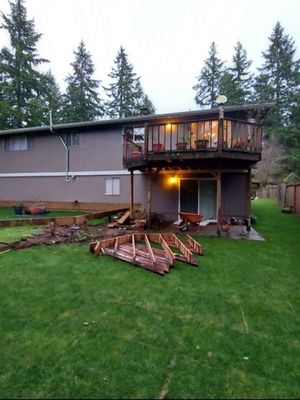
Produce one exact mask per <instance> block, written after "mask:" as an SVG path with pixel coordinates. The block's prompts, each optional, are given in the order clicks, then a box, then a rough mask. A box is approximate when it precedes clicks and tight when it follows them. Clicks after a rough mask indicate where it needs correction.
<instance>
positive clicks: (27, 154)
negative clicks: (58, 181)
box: [0, 128, 123, 173]
mask: <svg viewBox="0 0 300 400" xmlns="http://www.w3.org/2000/svg"><path fill="white" fill-rule="evenodd" d="M30 138H31V141H32V145H31V147H30V149H28V150H24V151H7V150H6V149H5V138H4V137H2V138H1V139H0V172H2V173H5V172H11V173H13V172H44V171H46V172H51V171H53V172H59V171H65V168H66V167H65V166H66V162H65V160H66V151H65V148H64V146H63V144H62V142H61V140H60V138H59V137H58V136H57V135H55V134H47V135H46V134H39V135H37V134H35V135H30ZM69 149H70V164H69V169H70V170H72V171H89V170H91V171H101V170H106V171H107V170H122V169H123V163H122V130H121V128H120V129H115V130H113V129H108V128H106V129H105V130H102V131H94V132H81V133H80V139H79V145H75V146H70V148H69Z"/></svg>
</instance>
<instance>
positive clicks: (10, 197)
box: [0, 127, 146, 209]
mask: <svg viewBox="0 0 300 400" xmlns="http://www.w3.org/2000/svg"><path fill="white" fill-rule="evenodd" d="M29 137H30V141H31V145H30V148H29V149H28V150H25V151H7V150H6V147H5V140H6V139H5V137H4V136H3V137H1V138H0V204H1V202H2V204H9V203H10V202H32V201H34V202H36V201H48V202H54V203H58V204H59V203H64V202H75V200H77V202H81V203H97V209H105V208H107V205H108V204H118V205H119V204H124V205H128V206H129V202H130V173H129V172H128V171H127V170H125V169H124V167H123V163H122V128H121V127H120V128H117V129H116V128H115V129H108V128H105V129H101V130H97V131H96V130H91V131H88V132H83V133H80V137H79V145H73V146H70V147H69V152H70V155H69V175H70V177H71V176H74V177H75V179H70V181H68V182H67V181H66V179H65V178H66V151H65V148H64V146H63V144H62V142H61V140H60V138H59V137H58V135H56V134H50V133H48V134H45V133H43V134H39V135H37V134H32V135H30V136H29ZM111 177H118V178H120V194H119V195H107V194H105V180H106V179H107V178H111ZM134 203H137V204H139V205H141V207H142V208H145V204H146V179H145V177H144V176H143V175H142V174H141V173H135V174H134Z"/></svg>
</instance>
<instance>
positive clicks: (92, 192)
mask: <svg viewBox="0 0 300 400" xmlns="http://www.w3.org/2000/svg"><path fill="white" fill-rule="evenodd" d="M108 177H110V176H108ZM105 179H106V177H105V176H88V177H87V176H78V177H76V179H74V180H70V181H69V182H66V180H65V178H64V177H30V178H0V185H1V192H0V200H3V201H8V200H10V201H15V202H22V201H47V200H48V201H61V202H63V201H65V202H74V201H75V200H77V201H80V202H100V203H108V202H111V203H129V202H130V176H129V175H126V176H120V195H106V194H105ZM134 183H135V191H134V192H135V196H134V202H135V203H141V204H142V206H143V207H145V204H146V202H145V197H146V184H145V177H144V176H143V175H136V176H134Z"/></svg>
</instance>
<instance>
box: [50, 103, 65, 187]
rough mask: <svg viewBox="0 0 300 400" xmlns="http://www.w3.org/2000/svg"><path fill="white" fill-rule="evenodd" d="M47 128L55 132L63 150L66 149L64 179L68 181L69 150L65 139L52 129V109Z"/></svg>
mask: <svg viewBox="0 0 300 400" xmlns="http://www.w3.org/2000/svg"><path fill="white" fill-rule="evenodd" d="M49 129H50V132H52V133H55V134H56V135H57V136H58V137H59V138H60V141H61V142H62V144H63V146H64V148H65V150H66V156H65V157H66V158H65V166H66V177H65V180H66V182H69V181H70V177H69V167H70V150H69V147H68V145H67V143H66V141H65V140H64V138H63V137H62V136H61V134H59V133H57V132H55V131H54V129H53V122H52V110H50V111H49Z"/></svg>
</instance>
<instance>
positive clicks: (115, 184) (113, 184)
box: [105, 176, 121, 196]
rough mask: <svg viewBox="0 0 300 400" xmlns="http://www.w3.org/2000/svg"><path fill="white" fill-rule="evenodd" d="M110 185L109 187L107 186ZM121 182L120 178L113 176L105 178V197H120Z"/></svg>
mask: <svg viewBox="0 0 300 400" xmlns="http://www.w3.org/2000/svg"><path fill="white" fill-rule="evenodd" d="M109 184H110V187H108V185H109ZM120 186H121V180H120V177H117V176H113V177H110V178H105V195H106V196H120V192H121V190H120V189H121V188H120Z"/></svg>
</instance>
